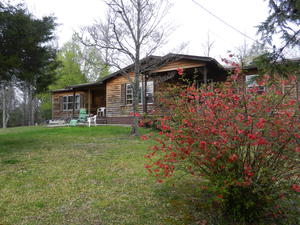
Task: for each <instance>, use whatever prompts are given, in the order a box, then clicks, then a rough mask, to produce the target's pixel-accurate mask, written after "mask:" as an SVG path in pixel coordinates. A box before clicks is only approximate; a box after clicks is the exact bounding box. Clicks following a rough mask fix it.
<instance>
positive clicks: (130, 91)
mask: <svg viewBox="0 0 300 225" xmlns="http://www.w3.org/2000/svg"><path fill="white" fill-rule="evenodd" d="M132 103H133V89H132V86H131V84H126V105H129V104H132Z"/></svg>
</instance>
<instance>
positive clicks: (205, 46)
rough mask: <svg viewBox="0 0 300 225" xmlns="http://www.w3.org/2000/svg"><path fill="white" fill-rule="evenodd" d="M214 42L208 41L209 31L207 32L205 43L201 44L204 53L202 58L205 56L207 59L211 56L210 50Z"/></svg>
mask: <svg viewBox="0 0 300 225" xmlns="http://www.w3.org/2000/svg"><path fill="white" fill-rule="evenodd" d="M214 43H215V42H214V41H212V40H211V39H210V35H209V31H208V32H207V39H206V41H205V43H203V44H202V48H203V53H204V56H207V57H210V56H211V54H210V53H211V50H212V48H213V46H214Z"/></svg>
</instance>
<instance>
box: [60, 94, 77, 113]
mask: <svg viewBox="0 0 300 225" xmlns="http://www.w3.org/2000/svg"><path fill="white" fill-rule="evenodd" d="M62 97H63V101H62V105H63V106H62V109H63V111H64V112H67V111H72V110H73V105H74V104H75V108H74V110H80V95H79V94H76V95H75V99H74V98H73V95H64V96H62ZM70 99H72V101H70ZM65 100H66V101H65Z"/></svg>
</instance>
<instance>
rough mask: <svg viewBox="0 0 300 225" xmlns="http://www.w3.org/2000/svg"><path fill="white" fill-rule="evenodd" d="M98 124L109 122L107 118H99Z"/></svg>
mask: <svg viewBox="0 0 300 225" xmlns="http://www.w3.org/2000/svg"><path fill="white" fill-rule="evenodd" d="M96 124H107V119H106V118H97V119H96Z"/></svg>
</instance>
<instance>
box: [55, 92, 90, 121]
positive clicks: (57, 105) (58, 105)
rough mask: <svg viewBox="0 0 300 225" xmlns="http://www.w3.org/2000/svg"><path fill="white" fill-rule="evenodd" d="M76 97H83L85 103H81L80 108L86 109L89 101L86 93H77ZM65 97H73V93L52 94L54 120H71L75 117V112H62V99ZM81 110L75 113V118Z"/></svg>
mask: <svg viewBox="0 0 300 225" xmlns="http://www.w3.org/2000/svg"><path fill="white" fill-rule="evenodd" d="M75 95H81V96H83V99H84V100H83V102H82V101H81V102H80V107H84V105H85V103H86V102H87V101H88V99H87V95H86V93H85V92H82V91H76V92H75ZM63 96H73V91H69V92H68V91H66V92H55V93H53V94H52V119H69V118H72V117H73V110H67V111H63V110H62V105H61V98H62V97H63ZM78 114H79V110H75V111H74V116H78Z"/></svg>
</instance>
